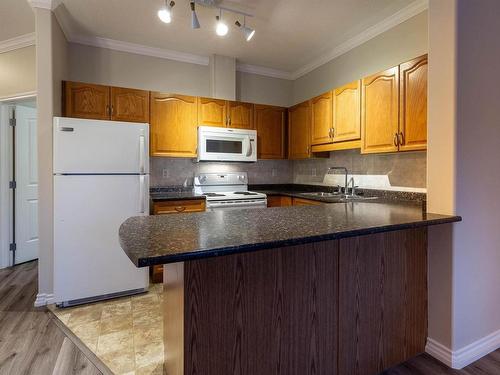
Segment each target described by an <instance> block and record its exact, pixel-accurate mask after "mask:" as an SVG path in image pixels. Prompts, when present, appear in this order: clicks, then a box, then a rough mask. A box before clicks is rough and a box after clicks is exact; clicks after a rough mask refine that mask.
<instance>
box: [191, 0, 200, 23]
mask: <svg viewBox="0 0 500 375" xmlns="http://www.w3.org/2000/svg"><path fill="white" fill-rule="evenodd" d="M190 6H191V28H192V29H199V28H200V21H198V16H197V15H196V10H195V5H194V1H191V3H190Z"/></svg>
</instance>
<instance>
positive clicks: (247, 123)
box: [227, 101, 255, 129]
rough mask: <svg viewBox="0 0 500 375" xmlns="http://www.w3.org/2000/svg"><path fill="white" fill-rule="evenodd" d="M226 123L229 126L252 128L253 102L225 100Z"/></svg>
mask: <svg viewBox="0 0 500 375" xmlns="http://www.w3.org/2000/svg"><path fill="white" fill-rule="evenodd" d="M227 113H228V116H227V118H228V124H227V126H229V127H230V128H237V129H254V128H255V127H254V123H253V104H251V103H242V102H231V101H228V102H227Z"/></svg>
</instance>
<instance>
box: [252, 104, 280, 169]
mask: <svg viewBox="0 0 500 375" xmlns="http://www.w3.org/2000/svg"><path fill="white" fill-rule="evenodd" d="M254 108H255V110H254V112H255V113H254V118H255V128H256V129H257V157H258V158H259V159H285V158H286V150H285V116H286V109H285V108H281V107H274V106H269V105H259V104H256V105H255V107H254Z"/></svg>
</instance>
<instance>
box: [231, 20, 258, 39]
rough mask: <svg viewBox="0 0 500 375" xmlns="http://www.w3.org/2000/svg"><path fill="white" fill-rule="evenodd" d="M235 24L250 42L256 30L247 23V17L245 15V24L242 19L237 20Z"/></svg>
mask: <svg viewBox="0 0 500 375" xmlns="http://www.w3.org/2000/svg"><path fill="white" fill-rule="evenodd" d="M234 24H235V25H236V26H238V27H239V28H240V30H241V32H242V33H243V35H244V36H245V40H246V41H247V42H249V41H250V40H251V39H252V38H253V36H254V35H255V30H254V29H252V28H251V27H248V26H247V25H246V17H243V25H242V24H241V23H240V21H236V22H235V23H234Z"/></svg>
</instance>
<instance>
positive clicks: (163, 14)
mask: <svg viewBox="0 0 500 375" xmlns="http://www.w3.org/2000/svg"><path fill="white" fill-rule="evenodd" d="M167 1H168V0H165V7H163V8H161V9H160V10H159V11H158V18H160V20H161V21H162V22H165V23H170V22H172V8H173V7H174V5H175V1H171V2H170V3H168V2H167Z"/></svg>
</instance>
